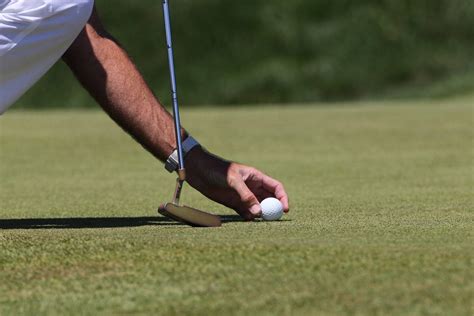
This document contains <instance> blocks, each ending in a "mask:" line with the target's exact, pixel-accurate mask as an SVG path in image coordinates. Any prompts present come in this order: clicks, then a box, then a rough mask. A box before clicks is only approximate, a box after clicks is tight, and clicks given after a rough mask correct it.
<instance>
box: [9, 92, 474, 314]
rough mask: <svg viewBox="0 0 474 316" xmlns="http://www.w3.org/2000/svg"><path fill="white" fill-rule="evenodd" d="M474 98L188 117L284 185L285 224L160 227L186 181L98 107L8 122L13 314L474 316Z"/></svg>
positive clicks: (210, 111) (190, 113) (192, 198)
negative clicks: (161, 208)
mask: <svg viewBox="0 0 474 316" xmlns="http://www.w3.org/2000/svg"><path fill="white" fill-rule="evenodd" d="M473 103H474V102H473V99H472V98H467V99H466V98H465V99H451V100H443V101H438V102H430V103H424V102H416V103H407V102H405V103H384V104H378V103H368V104H366V103H359V104H336V105H333V106H325V105H320V106H298V105H295V106H288V107H280V106H267V107H240V108H225V109H218V108H200V109H191V108H188V109H185V110H184V111H183V118H184V121H185V125H186V126H187V127H188V129H189V130H190V131H192V133H193V134H194V135H195V136H196V137H197V138H198V139H200V140H201V142H202V143H203V144H205V145H206V146H207V147H208V148H210V149H212V150H213V151H215V152H216V153H218V154H221V155H223V156H225V157H232V158H233V159H236V160H239V161H242V162H245V163H248V164H251V165H255V166H257V167H259V168H261V169H263V170H264V171H266V172H268V173H269V174H271V175H273V176H275V177H276V178H278V179H280V180H282V181H283V182H284V183H285V185H286V188H287V191H288V192H289V194H290V198H291V212H290V213H289V215H287V216H286V217H284V220H283V221H280V222H270V223H267V222H254V223H246V222H241V221H235V218H234V217H232V216H231V214H232V212H230V211H228V210H226V209H224V208H223V207H220V206H217V205H215V204H213V203H212V202H210V201H208V200H206V199H205V198H202V197H201V196H200V195H199V194H198V193H196V192H194V191H192V190H191V189H189V187H186V189H185V193H184V199H185V200H186V202H187V204H191V205H194V206H196V207H199V208H203V209H210V210H213V211H214V212H215V213H218V214H226V215H227V217H225V219H226V223H225V224H224V225H223V227H222V228H219V229H193V228H189V227H186V226H182V225H178V224H175V223H172V222H169V221H167V220H164V219H163V218H161V217H157V216H156V213H155V209H156V207H157V205H158V204H159V203H161V202H163V201H166V200H169V199H170V197H171V194H172V190H173V181H174V178H173V176H171V175H169V174H167V173H166V172H165V171H164V170H163V168H162V165H161V164H160V163H158V162H156V161H155V160H154V159H153V158H152V157H151V156H150V155H149V154H147V153H146V152H144V151H143V150H142V149H141V148H140V147H139V146H138V145H137V144H136V143H134V142H133V141H132V140H131V139H130V138H129V137H128V136H127V135H126V134H124V133H123V132H121V131H120V130H119V129H118V128H117V127H116V126H115V125H114V124H113V123H112V122H111V121H110V120H109V119H108V118H107V117H106V116H105V114H103V113H102V112H99V111H91V110H89V111H86V110H84V111H80V110H76V111H42V112H29V111H11V112H8V113H6V114H5V115H4V116H3V117H1V118H0V179H1V182H0V189H1V190H0V229H1V230H0V280H1V282H0V293H1V295H0V314H1V315H9V314H10V315H18V314H34V315H41V314H44V315H55V314H98V313H101V314H151V313H159V314H191V315H227V314H231V315H243V314H254V315H255V314H258V315H278V314H292V315H302V314H320V315H333V314H335V315H347V314H351V315H354V314H356V315H367V314H378V315H385V314H391V315H426V314H431V315H447V314H451V315H470V314H471V313H472V298H473V295H474V286H473V276H474V275H473V272H472V271H473V270H472V260H473V256H472V253H473V246H472V244H473V240H472V231H473V228H474V225H473V219H474V216H473V209H474V203H473V184H474V181H473V136H474V135H473V134H474V130H473V127H472V126H473V110H474V107H473V105H472V104H473Z"/></svg>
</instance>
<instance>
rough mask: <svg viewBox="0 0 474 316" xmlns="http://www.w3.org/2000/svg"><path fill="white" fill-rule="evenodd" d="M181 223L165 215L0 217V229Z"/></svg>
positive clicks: (109, 226) (168, 224) (110, 226)
mask: <svg viewBox="0 0 474 316" xmlns="http://www.w3.org/2000/svg"><path fill="white" fill-rule="evenodd" d="M160 225H166V226H170V225H181V224H180V223H177V222H174V221H172V220H170V219H168V218H166V217H161V216H146V217H69V218H13V219H0V229H68V228H114V227H139V226H160Z"/></svg>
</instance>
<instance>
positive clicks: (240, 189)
mask: <svg viewBox="0 0 474 316" xmlns="http://www.w3.org/2000/svg"><path fill="white" fill-rule="evenodd" d="M233 188H234V190H235V191H236V192H237V194H238V195H239V197H240V201H241V202H242V204H243V206H244V207H245V209H246V210H247V211H248V212H250V213H251V214H252V215H253V216H260V214H261V213H262V208H261V207H260V203H259V202H258V199H257V198H256V197H255V195H254V194H253V193H252V191H250V189H249V188H248V187H247V185H246V184H245V182H244V181H243V180H242V179H238V180H237V181H235V182H234V185H233Z"/></svg>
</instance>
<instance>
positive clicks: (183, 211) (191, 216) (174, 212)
mask: <svg viewBox="0 0 474 316" xmlns="http://www.w3.org/2000/svg"><path fill="white" fill-rule="evenodd" d="M158 213H160V214H161V215H163V216H166V217H168V218H171V219H174V220H175V221H178V222H181V223H184V224H187V225H190V226H194V227H219V226H221V218H220V217H219V216H217V215H213V214H209V213H206V212H203V211H200V210H197V209H195V208H192V207H189V206H180V205H176V204H174V203H166V204H164V205H161V206H160V207H159V208H158Z"/></svg>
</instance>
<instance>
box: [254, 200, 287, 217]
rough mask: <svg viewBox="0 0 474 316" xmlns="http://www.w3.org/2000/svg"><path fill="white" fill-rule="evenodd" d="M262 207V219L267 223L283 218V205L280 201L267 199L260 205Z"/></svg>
mask: <svg viewBox="0 0 474 316" xmlns="http://www.w3.org/2000/svg"><path fill="white" fill-rule="evenodd" d="M260 206H261V207H262V219H263V220H265V221H276V220H279V219H280V218H281V217H282V216H283V204H281V202H280V201H279V200H278V199H275V198H272V197H271V198H266V199H265V200H263V201H262V202H261V203H260Z"/></svg>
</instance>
